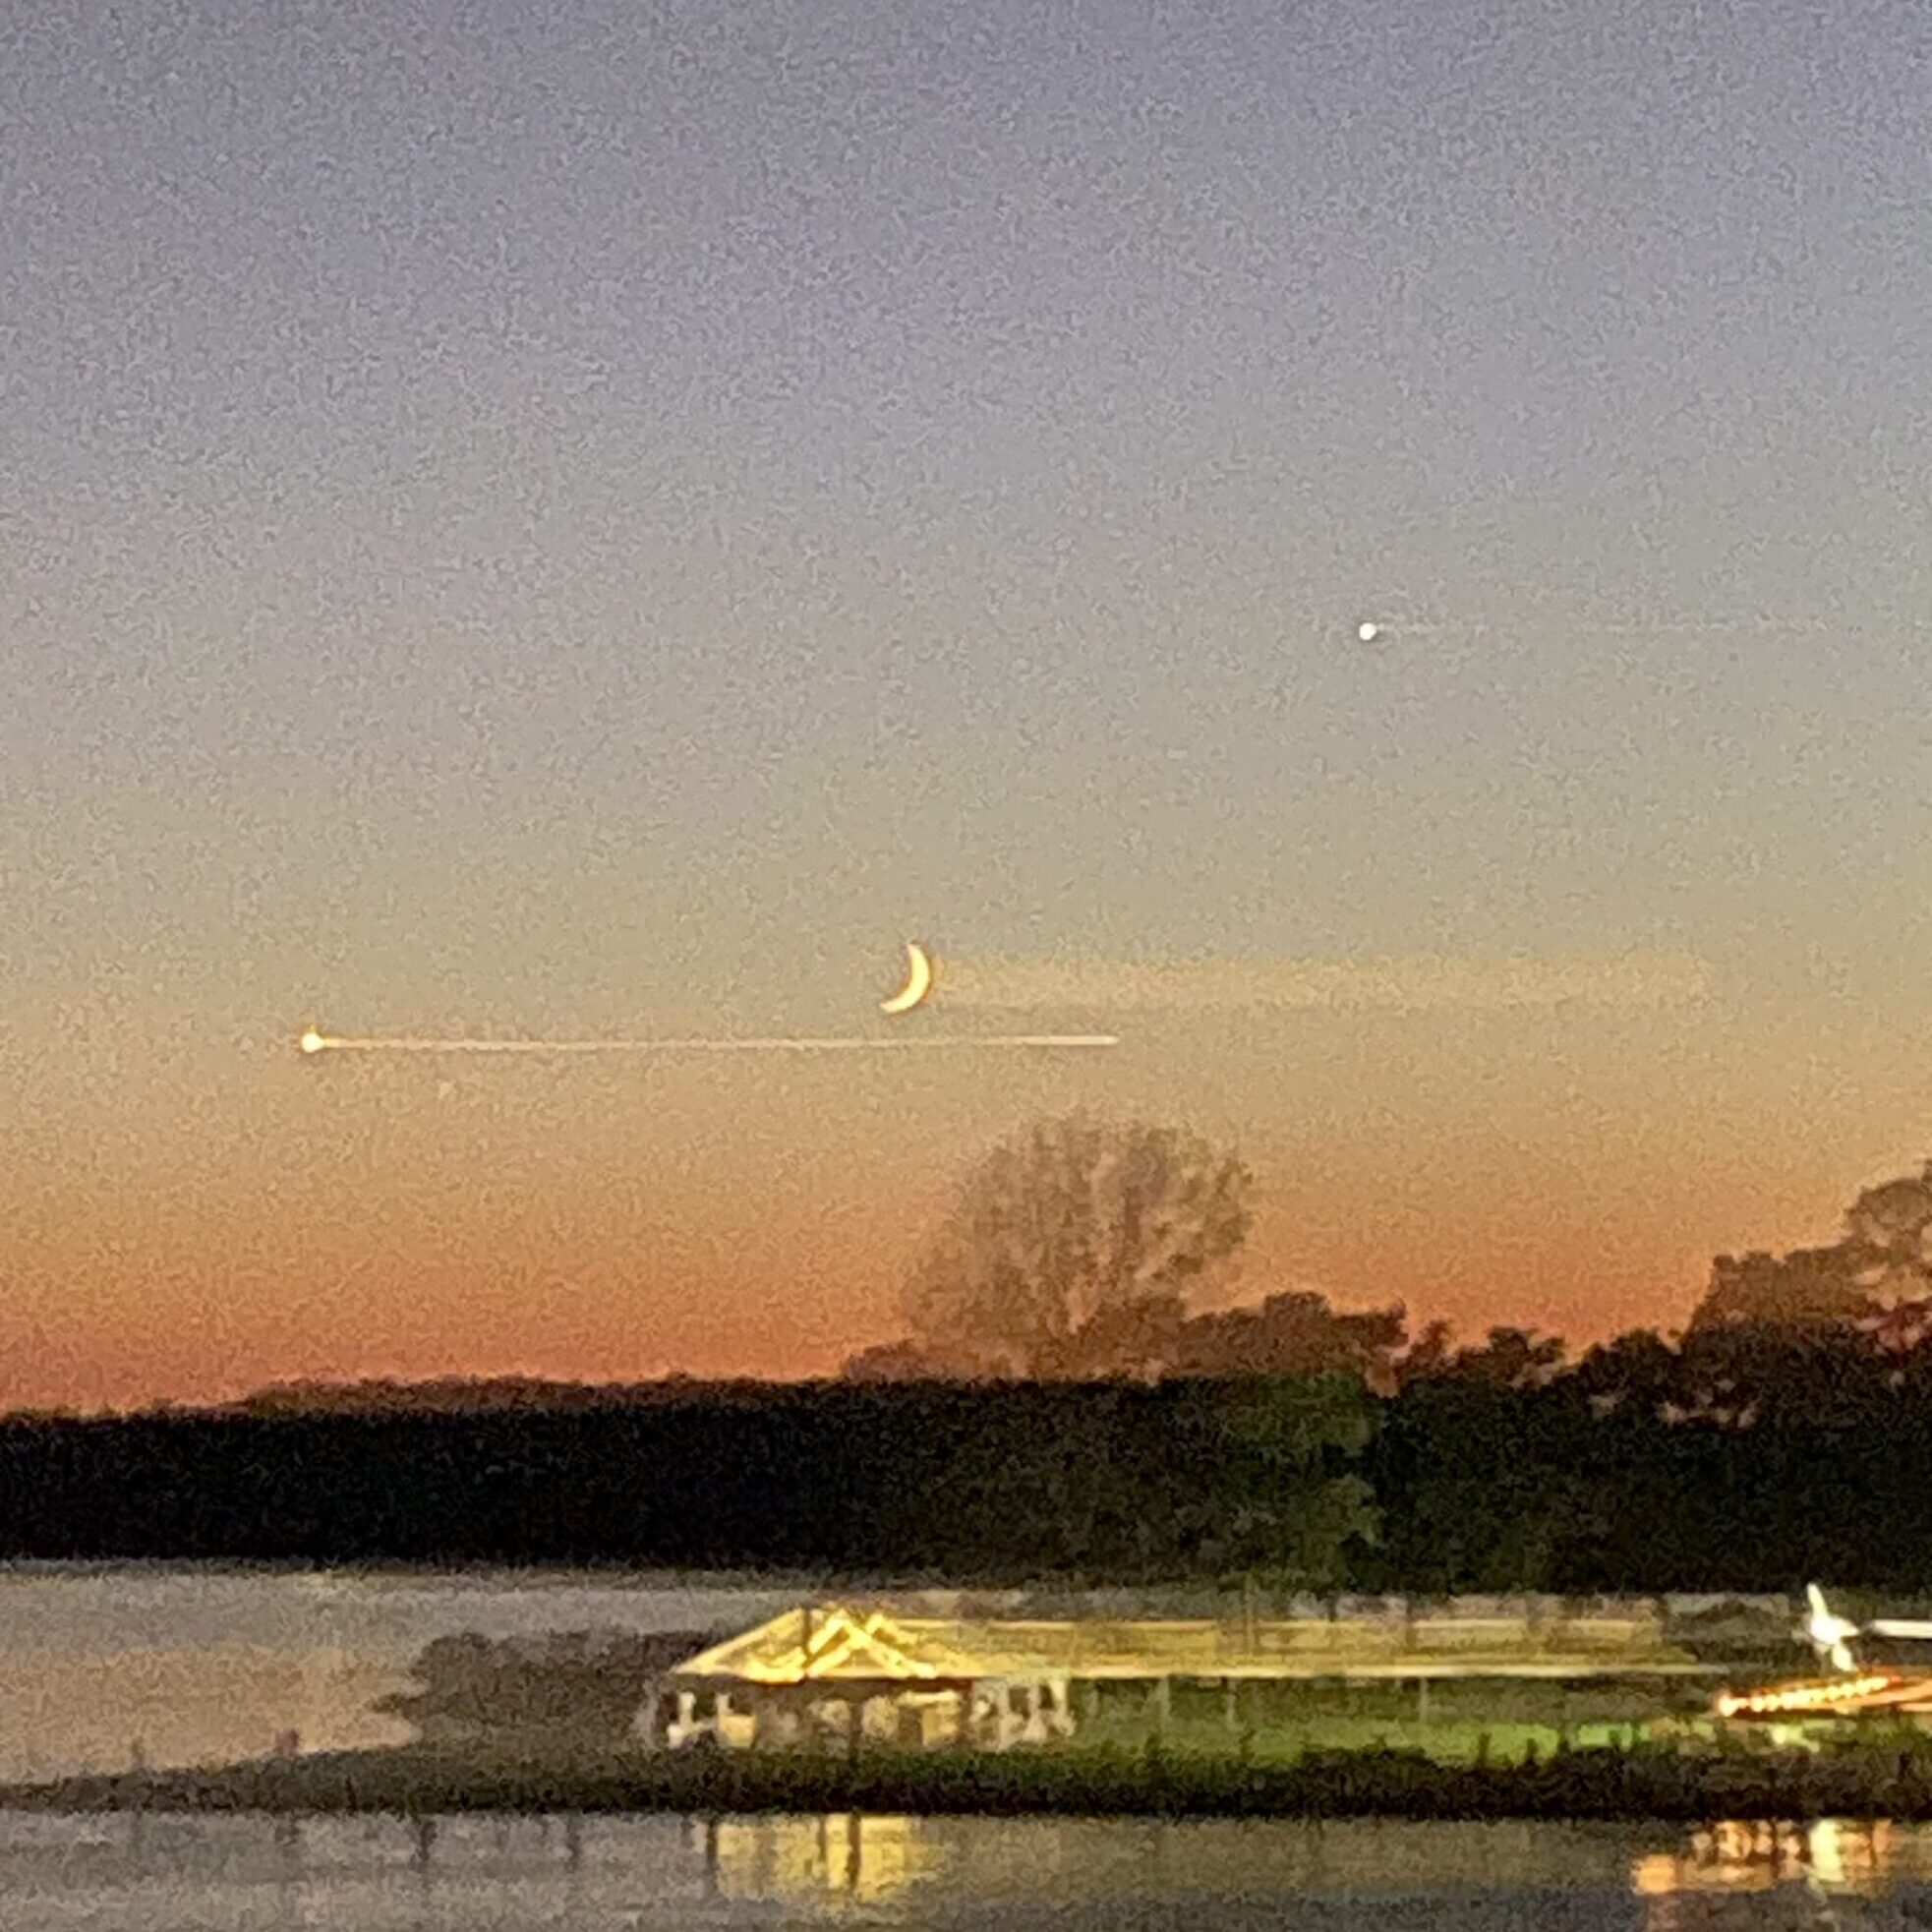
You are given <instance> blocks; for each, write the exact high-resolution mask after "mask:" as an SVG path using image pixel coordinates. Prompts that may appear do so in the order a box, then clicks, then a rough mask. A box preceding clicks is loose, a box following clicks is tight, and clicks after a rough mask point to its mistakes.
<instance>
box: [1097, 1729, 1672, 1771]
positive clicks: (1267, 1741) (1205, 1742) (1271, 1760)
mask: <svg viewBox="0 0 1932 1932" xmlns="http://www.w3.org/2000/svg"><path fill="white" fill-rule="evenodd" d="M1642 1729H1643V1727H1642V1724H1641V1722H1639V1723H1635V1724H1576V1725H1570V1726H1568V1727H1567V1730H1566V1733H1565V1732H1561V1731H1559V1730H1558V1728H1557V1727H1556V1726H1554V1725H1553V1724H1531V1723H1524V1722H1510V1721H1507V1720H1504V1721H1500V1722H1492V1723H1480V1722H1477V1721H1476V1720H1473V1719H1466V1718H1449V1719H1442V1720H1436V1721H1431V1722H1428V1723H1416V1722H1414V1721H1410V1722H1403V1721H1401V1720H1399V1719H1389V1718H1369V1717H1364V1718H1346V1717H1319V1718H1307V1719H1302V1720H1299V1721H1294V1722H1285V1723H1273V1724H1268V1723H1262V1724H1257V1725H1254V1726H1251V1727H1247V1728H1246V1730H1245V1732H1243V1733H1237V1732H1234V1731H1231V1730H1229V1729H1228V1728H1227V1727H1226V1726H1225V1725H1223V1724H1219V1723H1212V1722H1202V1721H1192V1722H1191V1721H1188V1720H1185V1719H1177V1720H1176V1721H1175V1722H1174V1723H1173V1724H1172V1725H1171V1726H1170V1727H1168V1730H1167V1732H1166V1744H1167V1748H1168V1749H1170V1750H1172V1751H1175V1752H1176V1753H1186V1754H1187V1755H1189V1756H1209V1757H1233V1756H1239V1755H1242V1754H1244V1753H1245V1754H1246V1755H1247V1756H1248V1757H1250V1758H1251V1759H1253V1760H1254V1761H1255V1762H1257V1763H1263V1764H1281V1763H1287V1762H1290V1761H1292V1760H1293V1759H1295V1758H1298V1757H1300V1756H1301V1755H1302V1753H1303V1752H1305V1751H1365V1750H1375V1749H1376V1748H1377V1747H1378V1746H1382V1747H1386V1748H1388V1749H1391V1750H1400V1751H1424V1752H1427V1753H1428V1755H1429V1756H1431V1757H1433V1758H1435V1759H1437V1760H1438V1761H1439V1762H1441V1763H1444V1764H1473V1763H1475V1762H1476V1761H1477V1760H1478V1759H1479V1758H1480V1757H1481V1756H1483V1754H1484V1752H1485V1749H1486V1748H1487V1751H1488V1755H1489V1757H1490V1759H1491V1761H1492V1762H1493V1763H1496V1764H1513V1763H1516V1762H1517V1761H1519V1760H1520V1759H1522V1758H1524V1757H1527V1756H1528V1755H1529V1752H1530V1747H1531V1746H1532V1745H1534V1746H1535V1747H1536V1752H1537V1755H1538V1756H1539V1757H1549V1756H1550V1755H1551V1753H1552V1752H1554V1751H1555V1750H1557V1749H1558V1748H1559V1747H1560V1745H1561V1744H1562V1742H1563V1737H1564V1735H1565V1734H1567V1737H1568V1741H1569V1744H1570V1746H1571V1748H1573V1749H1578V1750H1581V1749H1585V1748H1588V1747H1591V1746H1607V1745H1614V1744H1627V1743H1634V1742H1636V1741H1637V1739H1638V1738H1639V1737H1640V1736H1641V1735H1642ZM1152 1735H1153V1727H1152V1726H1151V1725H1150V1724H1147V1723H1145V1722H1135V1721H1132V1720H1123V1721H1117V1722H1116V1721H1109V1720H1107V1719H1105V1718H1102V1719H1100V1720H1099V1721H1097V1722H1096V1723H1094V1724H1093V1725H1092V1726H1090V1727H1086V1728H1084V1729H1083V1731H1082V1733H1081V1736H1080V1740H1079V1741H1080V1742H1081V1743H1082V1744H1086V1745H1108V1744H1111V1745H1114V1746H1116V1747H1119V1748H1123V1749H1128V1750H1136V1751H1139V1750H1144V1749H1145V1748H1146V1746H1147V1743H1148V1740H1149V1739H1150V1738H1151V1737H1152ZM1485 1738H1487V1739H1488V1743H1487V1746H1486V1745H1485V1742H1484V1740H1485Z"/></svg>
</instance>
